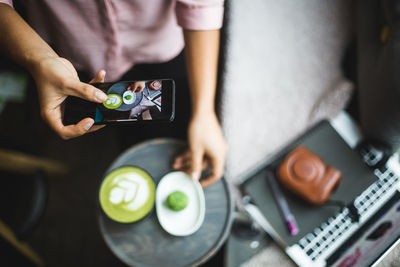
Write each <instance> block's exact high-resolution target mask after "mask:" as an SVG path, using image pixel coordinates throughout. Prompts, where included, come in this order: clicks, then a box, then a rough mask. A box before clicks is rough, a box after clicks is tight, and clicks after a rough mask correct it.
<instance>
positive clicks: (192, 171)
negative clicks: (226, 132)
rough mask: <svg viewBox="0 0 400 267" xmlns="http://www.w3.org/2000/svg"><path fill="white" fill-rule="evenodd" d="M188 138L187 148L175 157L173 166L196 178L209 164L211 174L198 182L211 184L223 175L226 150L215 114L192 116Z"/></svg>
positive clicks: (205, 184) (205, 185)
mask: <svg viewBox="0 0 400 267" xmlns="http://www.w3.org/2000/svg"><path fill="white" fill-rule="evenodd" d="M188 139H189V140H188V141H189V149H188V150H187V151H185V152H184V153H183V154H181V155H179V156H178V157H177V158H176V159H175V161H174V164H173V168H174V169H176V170H181V171H185V172H187V173H189V175H191V176H192V178H193V179H196V180H198V179H199V178H200V175H201V172H202V170H203V169H204V168H206V167H207V166H211V168H212V173H211V175H209V176H208V177H206V178H205V179H203V180H201V181H200V183H201V185H202V186H203V187H207V186H209V185H212V184H213V183H215V182H216V181H218V180H219V179H221V177H222V175H223V172H224V165H225V159H226V154H227V151H228V145H227V143H226V141H225V138H224V136H223V134H222V129H221V126H220V124H219V122H218V119H217V116H216V114H215V113H214V112H212V113H210V114H200V115H198V116H194V117H193V118H192V120H191V122H190V124H189V129H188Z"/></svg>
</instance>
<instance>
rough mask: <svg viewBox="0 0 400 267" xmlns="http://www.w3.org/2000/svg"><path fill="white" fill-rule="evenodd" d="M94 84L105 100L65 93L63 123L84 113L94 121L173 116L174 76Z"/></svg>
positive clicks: (156, 118) (109, 121) (159, 118)
mask: <svg viewBox="0 0 400 267" xmlns="http://www.w3.org/2000/svg"><path fill="white" fill-rule="evenodd" d="M93 86H96V87H97V88H99V89H101V90H102V91H103V92H105V93H106V94H107V97H108V98H107V100H106V101H104V102H103V103H101V104H99V103H93V102H89V101H85V100H83V99H79V98H76V97H68V100H67V103H66V106H65V112H64V124H75V123H77V122H79V121H80V120H82V119H83V118H86V117H91V118H93V119H94V121H95V124H108V123H118V122H133V121H152V120H157V121H159V120H164V121H171V120H172V119H173V116H174V89H175V88H174V81H173V80H147V81H123V82H116V83H96V84H93Z"/></svg>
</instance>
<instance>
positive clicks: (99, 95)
mask: <svg viewBox="0 0 400 267" xmlns="http://www.w3.org/2000/svg"><path fill="white" fill-rule="evenodd" d="M0 36H1V38H0V51H1V52H2V53H3V54H5V55H7V56H9V57H10V58H11V59H13V60H14V61H16V62H17V63H19V64H20V65H21V66H23V67H24V68H26V69H27V70H28V71H29V72H30V73H31V75H32V76H33V78H34V79H35V82H36V87H37V90H38V94H39V102H40V109H41V114H42V117H43V119H44V120H45V121H47V123H48V124H49V125H50V127H51V128H52V129H53V130H54V131H56V132H57V133H58V134H59V135H60V136H61V137H62V138H64V139H68V138H72V137H75V136H79V135H82V134H84V133H86V132H87V131H88V130H89V129H91V127H92V125H93V123H94V121H93V119H91V118H85V119H83V120H82V121H80V122H79V123H78V124H76V125H70V126H64V125H63V124H62V111H61V104H62V103H63V102H64V100H65V98H66V97H67V96H68V95H73V96H77V97H81V98H84V99H87V100H89V101H93V102H99V103H101V102H103V101H105V99H106V97H107V96H106V95H105V94H104V93H103V92H102V91H101V90H99V89H97V88H95V87H93V86H91V85H89V84H86V83H82V82H80V80H79V78H78V75H77V72H76V70H75V68H74V67H73V66H72V64H71V63H70V62H69V61H68V60H67V59H64V58H61V57H59V56H58V55H57V53H56V52H55V51H54V50H53V49H52V48H51V47H50V46H49V45H48V44H47V43H46V42H45V41H44V40H43V39H42V38H41V37H40V36H39V35H38V34H37V33H36V32H35V31H34V30H33V29H32V28H31V27H30V26H29V25H28V24H27V23H26V22H25V21H24V20H23V19H22V18H21V17H20V16H19V15H18V13H17V12H15V10H14V9H13V8H11V7H10V6H8V5H6V4H1V3H0ZM104 75H105V72H104V71H100V72H99V73H98V74H97V75H96V77H95V79H94V80H93V81H95V82H101V81H102V80H104ZM97 128H98V127H93V128H92V129H91V130H95V129H97Z"/></svg>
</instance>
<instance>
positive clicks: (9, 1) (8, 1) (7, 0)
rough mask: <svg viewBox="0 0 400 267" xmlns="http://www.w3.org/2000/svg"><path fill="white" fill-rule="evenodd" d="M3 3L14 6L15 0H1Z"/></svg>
mask: <svg viewBox="0 0 400 267" xmlns="http://www.w3.org/2000/svg"><path fill="white" fill-rule="evenodd" d="M1 3H3V4H7V5H9V6H11V7H13V1H12V0H0V4H1Z"/></svg>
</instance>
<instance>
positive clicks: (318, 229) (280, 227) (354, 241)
mask: <svg viewBox="0 0 400 267" xmlns="http://www.w3.org/2000/svg"><path fill="white" fill-rule="evenodd" d="M299 145H303V146H305V147H306V148H308V149H309V150H311V151H312V152H313V153H315V154H316V155H318V156H319V157H320V158H322V159H323V160H324V161H325V162H326V163H327V164H329V165H332V166H334V167H335V168H337V169H339V170H340V171H341V172H342V180H341V182H340V184H339V185H338V187H337V188H336V190H335V191H334V192H333V193H332V195H331V197H330V199H331V200H337V201H342V202H345V203H346V204H350V203H353V204H354V206H355V207H356V208H357V210H358V214H359V215H360V220H359V222H356V221H354V220H352V219H351V217H350V214H349V209H348V208H346V207H345V208H343V207H342V208H341V207H338V206H332V205H323V206H313V205H311V204H308V203H306V202H305V201H303V200H301V199H300V198H298V197H297V196H295V195H294V194H293V193H291V192H289V191H288V190H286V189H285V188H284V187H282V186H280V187H281V190H282V192H283V195H284V197H285V198H286V200H287V202H288V205H289V208H290V210H291V211H292V213H293V214H294V216H295V218H296V220H297V224H298V227H299V230H300V231H299V233H298V234H297V235H296V236H291V235H290V234H289V231H288V229H287V226H286V224H285V222H284V220H283V217H282V215H281V213H280V210H279V208H278V206H277V203H276V201H275V199H274V197H273V194H272V191H271V189H270V186H269V183H268V181H267V178H266V175H267V172H268V171H267V170H272V171H275V170H276V168H277V166H279V164H280V162H282V160H283V159H284V158H285V156H286V155H287V154H288V153H289V152H290V151H291V150H292V149H294V148H295V147H297V146H299ZM361 154H362V155H360V152H358V151H355V150H353V149H352V148H351V147H350V146H349V145H348V144H347V143H346V141H345V140H344V139H343V138H342V136H341V135H340V134H339V133H338V132H337V131H336V130H335V129H334V127H332V125H331V124H330V123H329V122H328V121H323V122H321V123H320V124H318V125H317V126H315V127H314V128H313V129H311V130H309V131H308V132H307V133H306V134H304V135H303V136H301V137H300V138H298V139H297V140H295V141H294V142H292V143H291V144H289V145H288V146H287V147H285V148H284V149H283V150H281V151H280V152H279V153H278V154H277V155H276V156H275V157H273V158H272V159H271V160H270V161H268V162H267V163H266V164H265V166H263V167H262V168H260V169H259V170H258V171H256V172H255V173H254V174H252V175H251V176H249V178H248V179H246V181H245V182H244V183H243V184H242V189H243V191H244V192H245V193H246V194H247V195H249V196H250V197H251V199H252V201H253V202H254V204H255V205H256V206H257V207H258V209H259V210H260V211H261V213H262V215H263V217H264V218H265V219H266V221H267V222H268V224H269V226H270V229H269V232H270V235H271V237H272V238H273V239H275V240H276V241H277V243H278V244H280V245H281V247H282V248H283V249H284V251H285V252H286V253H287V254H288V255H289V257H290V258H291V259H292V260H293V261H294V262H295V263H296V264H297V265H299V266H307V267H309V266H340V267H344V266H367V265H371V264H373V263H374V262H377V261H378V260H379V259H380V258H381V257H382V255H384V253H385V252H387V251H389V250H390V248H391V247H393V246H394V244H395V243H396V242H398V239H399V237H400V227H398V226H399V224H400V201H399V199H400V191H399V189H398V188H399V187H398V184H399V180H400V179H399V177H398V176H397V175H396V174H395V173H394V172H393V171H392V170H391V169H390V168H389V167H388V166H387V165H385V166H384V167H381V168H380V169H376V170H373V169H371V168H370V167H369V166H368V164H367V163H368V162H369V163H372V162H374V161H375V160H376V157H377V155H376V154H374V151H373V150H371V151H370V150H368V149H364V150H363V151H362V153H361ZM371 236H373V237H374V238H372V237H371Z"/></svg>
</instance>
